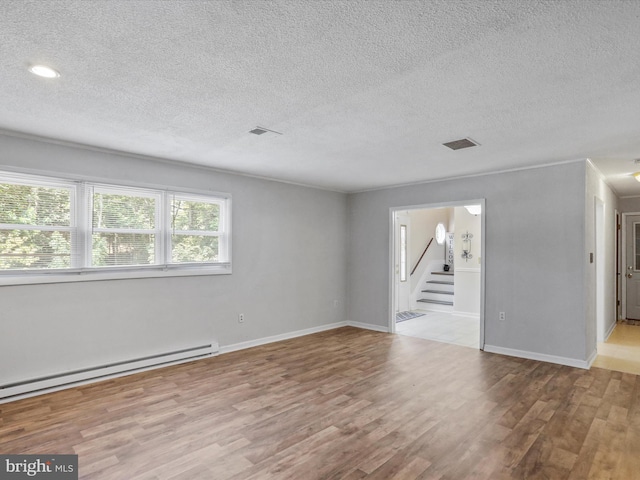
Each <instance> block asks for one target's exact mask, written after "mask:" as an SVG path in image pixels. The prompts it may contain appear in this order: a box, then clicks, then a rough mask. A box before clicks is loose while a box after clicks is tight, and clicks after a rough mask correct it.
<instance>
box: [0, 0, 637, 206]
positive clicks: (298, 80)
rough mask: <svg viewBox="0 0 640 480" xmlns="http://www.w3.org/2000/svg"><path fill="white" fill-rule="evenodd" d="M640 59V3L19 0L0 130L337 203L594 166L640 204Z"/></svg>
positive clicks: (8, 35) (11, 9)
mask: <svg viewBox="0 0 640 480" xmlns="http://www.w3.org/2000/svg"><path fill="white" fill-rule="evenodd" d="M639 52H640V1H632V0H628V1H626V0H624V1H618V0H577V1H571V0H558V1H553V0H544V1H542V0H512V1H509V0H493V1H492V0H470V1H462V0H430V1H390V0H383V1H372V0H367V1H364V0H348V1H337V0H328V1H307V0H290V1H267V0H252V1H240V0H235V1H221V0H215V1H214V0H212V1H197V0H187V1H178V0H165V1H134V0H108V1H100V0H93V1H85V0H80V1H78V0H61V1H49V0H36V1H25V0H4V1H3V2H1V3H0V65H1V68H2V74H1V75H0V95H2V101H1V108H0V128H2V129H5V130H12V131H18V132H25V133H29V134H34V135H39V136H45V137H53V138H57V139H62V140H65V141H71V142H77V143H82V144H89V145H93V146H98V147H105V148H110V149H115V150H121V151H127V152H132V153H137V154H143V155H152V156H156V157H163V158H168V159H173V160H178V161H184V162H192V163H197V164H201V165H209V166H213V167H217V168H222V169H227V170H232V171H237V172H243V173H249V174H254V175H260V176H266V177H271V178H277V179H282V180H286V181H292V182H297V183H303V184H308V185H315V186H319V187H323V188H330V189H335V190H340V191H358V190H363V189H369V188H377V187H382V186H388V185H396V184H403V183H412V182H418V181H424V180H433V179H438V178H447V177H453V176H461V175H470V174H476V173H482V172H490V171H498V170H505V169H512V168H519V167H525V166H531V165H542V164H549V163H555V162H562V161H567V160H575V159H580V158H591V159H592V160H593V161H594V162H595V163H596V164H597V165H598V167H599V168H600V170H601V171H602V172H603V173H604V174H606V175H607V176H608V177H609V179H610V183H611V185H613V186H614V188H615V189H616V191H617V192H618V194H620V195H640V183H637V182H635V181H634V180H631V179H630V177H629V173H631V172H633V171H636V170H640V166H636V165H634V164H633V162H632V160H633V159H635V158H640V135H638V131H639V127H640V88H639V83H638V81H639V80H640V61H639V58H640V56H639V55H640V53H639ZM32 63H45V64H48V65H51V66H53V67H55V68H56V69H58V70H59V71H60V72H61V77H60V78H59V79H56V80H45V79H42V78H39V77H35V76H34V75H32V74H30V73H28V72H27V67H28V66H29V64H32ZM257 125H260V126H264V127H267V128H269V129H272V130H276V131H278V132H282V133H283V135H281V136H271V137H267V136H266V135H265V136H255V135H251V134H249V133H248V131H249V130H251V129H252V128H254V127H255V126H257ZM464 137H470V138H472V139H474V140H475V141H477V142H479V143H480V144H481V146H479V147H475V148H472V149H467V150H459V151H451V150H449V149H447V148H445V147H443V146H442V145H441V144H442V143H443V142H447V141H451V140H456V139H459V138H464Z"/></svg>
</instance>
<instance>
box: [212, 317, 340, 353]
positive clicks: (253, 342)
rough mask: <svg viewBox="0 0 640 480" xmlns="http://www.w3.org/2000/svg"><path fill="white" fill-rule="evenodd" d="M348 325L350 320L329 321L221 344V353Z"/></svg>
mask: <svg viewBox="0 0 640 480" xmlns="http://www.w3.org/2000/svg"><path fill="white" fill-rule="evenodd" d="M347 325H348V322H336V323H329V324H327V325H320V326H318V327H312V328H305V329H304V330H295V331H293V332H287V333H281V334H279V335H271V336H270V337H263V338H256V339H255V340H248V341H246V342H239V343H233V344H231V345H225V346H220V353H229V352H235V351H237V350H244V349H245V348H251V347H259V346H260V345H266V344H268V343H274V342H280V341H282V340H289V339H291V338H296V337H303V336H304V335H311V334H312V333H318V332H324V331H326V330H333V329H335V328H340V327H346V326H347Z"/></svg>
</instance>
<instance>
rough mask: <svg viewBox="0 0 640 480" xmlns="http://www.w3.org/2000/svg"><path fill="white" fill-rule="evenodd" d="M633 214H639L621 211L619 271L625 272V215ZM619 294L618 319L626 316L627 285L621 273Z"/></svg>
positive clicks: (637, 213) (639, 213)
mask: <svg viewBox="0 0 640 480" xmlns="http://www.w3.org/2000/svg"><path fill="white" fill-rule="evenodd" d="M633 215H640V212H623V213H622V221H621V222H620V223H621V226H620V227H621V233H620V237H621V238H620V240H621V244H622V245H621V246H620V273H621V274H625V273H626V271H627V267H626V265H627V217H628V216H633ZM620 294H621V295H620V296H621V305H620V319H624V318H627V286H626V282H623V281H622V275H621V276H620Z"/></svg>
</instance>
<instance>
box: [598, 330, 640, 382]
mask: <svg viewBox="0 0 640 480" xmlns="http://www.w3.org/2000/svg"><path fill="white" fill-rule="evenodd" d="M593 366H595V367H600V368H606V369H609V370H617V371H619V372H626V373H635V374H636V375H640V325H628V324H624V323H618V324H617V325H616V327H615V329H614V330H613V332H612V333H611V335H610V336H609V338H608V339H607V341H606V342H604V343H598V356H597V357H596V359H595V361H594V362H593Z"/></svg>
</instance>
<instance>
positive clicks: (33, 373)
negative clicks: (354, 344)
mask: <svg viewBox="0 0 640 480" xmlns="http://www.w3.org/2000/svg"><path fill="white" fill-rule="evenodd" d="M2 166H10V167H15V168H18V169H21V170H32V171H34V172H35V171H40V172H42V171H46V172H51V173H54V174H57V175H60V176H65V175H67V174H68V175H74V176H80V177H86V178H90V179H100V180H103V181H111V182H118V181H123V182H139V183H143V184H146V185H161V186H167V187H171V188H177V189H179V188H181V187H182V188H192V189H200V190H211V191H220V192H226V193H230V194H231V195H232V209H233V211H232V214H233V238H232V247H233V259H232V260H233V274H232V275H218V276H200V277H172V278H152V279H134V280H112V281H111V280H110V281H93V282H82V283H61V284H47V285H25V286H8V287H0V329H1V330H0V384H2V383H7V382H10V381H14V380H22V379H27V378H34V377H39V376H41V375H47V374H51V373H59V372H62V371H67V370H74V369H78V368H84V367H90V366H94V365H99V364H102V363H105V362H110V361H117V360H122V359H131V358H137V357H141V356H144V355H148V354H153V353H158V352H161V351H166V349H173V348H180V347H181V346H193V345H194V344H196V345H199V344H203V343H208V342H210V341H211V340H217V341H218V342H219V343H220V345H221V346H228V345H232V344H235V343H239V342H243V341H250V340H255V339H260V338H263V337H267V336H271V335H278V334H284V333H288V332H294V331H297V330H302V329H308V328H313V327H319V326H322V325H327V324H331V323H334V322H341V321H344V320H345V319H346V299H345V292H346V280H345V279H346V270H345V269H346V266H345V263H346V262H345V260H346V236H347V234H346V228H347V223H346V218H347V212H346V205H347V199H346V196H345V195H344V194H341V193H335V192H328V191H323V190H318V189H312V188H305V187H300V186H295V185H289V184H285V183H279V182H272V181H267V180H261V179H256V178H251V177H245V176H239V175H231V174H226V173H217V172H215V171H212V170H210V169H204V168H197V167H189V166H186V165H179V164H173V163H168V162H156V161H151V160H147V159H140V158H134V157H130V156H121V155H117V154H111V153H104V152H98V151H91V150H86V149H80V148H72V147H68V146H61V145H54V144H48V143H41V142H38V141H34V140H29V139H22V138H14V137H10V136H0V169H1V168H2ZM334 300H337V301H338V306H337V307H335V306H334ZM239 313H244V314H245V319H246V320H245V323H244V324H242V325H240V324H239V323H238V321H237V316H238V314H239Z"/></svg>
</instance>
